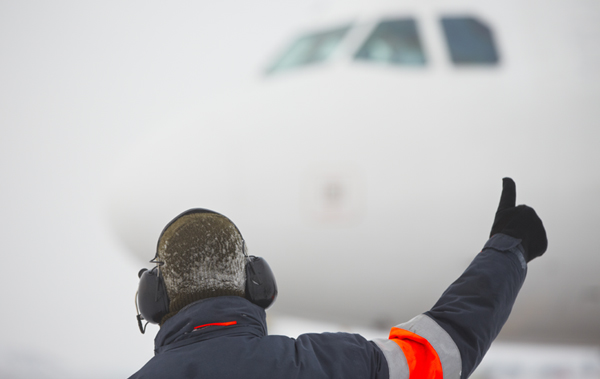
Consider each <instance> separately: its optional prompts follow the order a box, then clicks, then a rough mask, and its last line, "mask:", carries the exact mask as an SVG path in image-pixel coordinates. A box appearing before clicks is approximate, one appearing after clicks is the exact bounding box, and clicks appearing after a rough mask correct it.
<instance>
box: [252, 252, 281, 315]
mask: <svg viewBox="0 0 600 379" xmlns="http://www.w3.org/2000/svg"><path fill="white" fill-rule="evenodd" d="M275 298H277V282H275V275H273V271H271V267H269V264H268V263H267V261H265V260H264V259H263V258H261V257H255V256H249V257H248V259H247V261H246V299H248V300H250V302H252V303H254V304H256V305H258V306H259V307H262V308H264V309H267V308H269V307H270V306H271V304H273V302H274V301H275Z"/></svg>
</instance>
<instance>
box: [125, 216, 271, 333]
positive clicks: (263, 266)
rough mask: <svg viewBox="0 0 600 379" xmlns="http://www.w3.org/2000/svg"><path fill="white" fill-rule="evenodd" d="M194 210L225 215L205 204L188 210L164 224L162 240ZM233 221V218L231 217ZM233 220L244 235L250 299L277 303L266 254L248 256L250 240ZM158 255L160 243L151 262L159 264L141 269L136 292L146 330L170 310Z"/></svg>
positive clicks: (265, 305)
mask: <svg viewBox="0 0 600 379" xmlns="http://www.w3.org/2000/svg"><path fill="white" fill-rule="evenodd" d="M193 213H212V214H217V215H220V216H223V215H222V214H220V213H217V212H214V211H211V210H208V209H203V208H194V209H190V210H187V211H185V212H183V213H181V214H180V215H179V216H177V217H175V218H174V219H173V220H172V221H171V222H169V223H168V224H167V226H165V227H164V229H163V230H162V232H161V233H160V237H159V238H158V240H159V241H160V239H161V237H162V235H163V234H164V233H165V231H166V230H167V229H168V228H169V227H170V226H171V225H172V224H173V223H174V222H175V221H177V220H178V219H180V218H181V217H183V216H187V215H190V214H193ZM223 217H225V216H223ZM229 221H230V222H231V220H229ZM231 224H232V225H233V226H234V227H235V229H236V230H237V232H238V233H239V235H240V237H242V243H243V247H242V249H243V252H244V255H245V256H246V267H245V271H246V285H245V290H246V299H248V300H249V301H250V302H252V303H253V304H256V305H258V306H259V307H262V308H264V309H267V308H268V307H270V306H271V304H273V302H274V301H275V298H276V297H277V283H276V282H275V276H274V275H273V272H272V271H271V268H270V267H269V264H268V263H267V262H266V261H265V260H264V259H263V258H261V257H255V256H253V255H251V256H248V255H247V254H246V242H245V241H244V237H243V236H242V233H241V232H240V230H239V229H238V228H237V226H236V225H235V224H234V223H233V222H231ZM157 258H158V246H157V253H156V256H155V257H154V258H153V259H152V260H151V261H150V262H151V263H156V266H155V267H154V268H152V269H151V270H148V269H145V268H143V269H141V270H140V272H139V273H138V277H139V278H140V283H139V286H138V291H137V292H136V294H135V307H136V310H137V312H138V315H137V322H138V327H139V328H140V332H142V334H143V333H144V332H145V331H146V326H147V325H148V323H152V324H159V323H160V320H161V319H162V318H163V317H164V316H165V315H166V314H167V313H169V295H168V293H167V288H166V287H165V282H164V279H163V277H162V273H161V271H160V266H162V265H163V262H159V261H157V260H156V259H157ZM142 320H146V321H147V322H146V325H144V326H143V327H142Z"/></svg>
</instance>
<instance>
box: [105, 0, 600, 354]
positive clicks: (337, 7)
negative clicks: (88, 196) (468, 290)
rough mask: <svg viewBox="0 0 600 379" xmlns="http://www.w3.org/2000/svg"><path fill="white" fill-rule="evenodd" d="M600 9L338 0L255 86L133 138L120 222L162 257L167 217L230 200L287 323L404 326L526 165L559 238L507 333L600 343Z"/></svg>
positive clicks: (534, 202) (505, 336) (119, 198)
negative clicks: (289, 318) (266, 266)
mask: <svg viewBox="0 0 600 379" xmlns="http://www.w3.org/2000/svg"><path fill="white" fill-rule="evenodd" d="M377 4H378V5H377ZM599 10H600V6H599V5H598V4H597V3H594V2H589V1H583V0H577V1H570V2H558V1H554V2H516V1H503V2H492V1H471V0H469V1H467V0H465V1H460V2H441V1H418V2H417V1H403V2H401V3H397V2H394V3H392V2H384V1H382V2H379V3H376V2H371V3H370V4H369V5H366V4H359V3H354V2H353V3H351V4H348V3H347V2H346V4H344V3H343V2H340V3H333V5H332V6H331V8H330V9H328V10H327V11H326V12H324V14H323V15H322V16H320V17H319V19H318V20H316V21H313V22H311V23H309V24H307V26H306V28H305V29H304V30H303V31H301V32H300V33H299V36H298V37H297V38H296V39H293V40H292V41H291V43H290V44H289V45H288V47H287V48H285V49H282V51H281V52H280V54H279V55H277V56H276V57H275V58H274V60H273V63H271V64H269V65H268V66H267V67H266V69H265V70H264V72H262V73H260V75H258V77H257V79H256V81H255V82H254V83H252V85H248V86H240V88H239V90H236V91H226V92H224V93H219V94H214V95H213V96H211V98H205V99H202V101H201V102H199V103H198V105H197V108H196V109H193V110H191V111H193V112H194V113H195V119H194V120H193V121H186V122H173V123H172V124H170V125H165V128H164V129H163V130H160V131H158V132H156V133H154V134H152V135H151V136H149V137H148V139H147V140H145V141H144V142H141V143H140V144H138V145H136V146H132V148H131V151H130V155H129V156H128V157H127V158H126V159H124V160H123V162H122V164H121V165H120V166H119V167H117V168H115V170H114V175H113V177H112V179H111V181H110V183H108V184H107V187H108V189H107V191H106V197H107V204H108V206H107V209H108V211H107V215H108V216H107V217H108V220H109V222H110V225H111V226H112V228H113V230H114V231H115V234H116V235H117V236H118V237H119V239H120V240H121V241H122V242H123V243H124V244H125V246H127V247H128V249H129V251H131V253H133V254H134V255H136V256H137V257H139V258H140V265H146V266H145V267H148V265H149V263H147V262H148V261H149V260H150V259H151V258H152V257H153V256H154V253H155V248H156V247H155V243H156V240H157V238H158V235H159V233H160V231H161V229H162V228H163V226H164V225H166V223H167V222H168V221H169V220H171V219H172V218H173V217H175V216H176V215H177V214H179V213H180V212H182V211H184V210H186V209H189V208H193V207H203V208H209V209H213V210H215V211H218V212H220V213H223V214H225V215H226V216H228V217H230V218H231V219H232V220H233V221H234V222H235V223H236V225H237V226H238V227H239V229H240V230H241V231H242V233H243V235H244V237H245V239H246V242H247V244H248V246H249V249H250V253H251V254H254V255H259V256H262V257H264V258H265V259H267V260H268V262H269V263H270V265H271V267H272V269H273V271H274V273H275V275H276V277H277V281H278V285H279V293H280V295H279V298H278V300H277V302H276V303H275V305H274V306H273V307H272V309H271V310H270V311H269V314H270V315H275V316H276V315H293V316H294V317H303V318H308V319H318V320H324V321H326V322H335V323H338V324H342V325H343V324H347V325H364V326H368V327H372V328H384V327H385V328H389V327H391V326H393V325H396V324H398V323H400V322H403V321H407V320H409V319H410V318H412V317H414V316H415V315H417V314H419V313H422V312H424V311H427V310H428V309H430V308H431V306H433V304H434V303H435V301H436V300H437V298H438V297H439V296H440V295H441V293H442V292H443V291H444V289H445V288H446V287H447V286H448V285H449V284H450V283H451V282H452V281H453V280H454V279H456V278H457V277H458V276H459V275H460V274H461V272H462V271H463V270H464V269H465V268H466V267H467V265H468V263H469V262H470V260H471V259H472V258H473V257H474V256H475V255H476V254H477V252H478V251H479V250H480V249H481V247H482V246H483V244H484V243H485V241H486V240H487V238H488V236H489V231H490V228H491V224H492V221H493V217H494V212H495V209H496V207H497V203H498V200H499V196H500V191H501V179H502V178H503V177H505V176H510V177H512V178H513V179H515V181H516V184H517V202H518V203H525V204H528V205H530V206H532V207H533V208H534V209H536V211H537V212H538V214H539V215H540V217H541V218H542V220H543V222H544V224H545V226H546V230H547V233H548V238H549V248H548V251H547V252H546V254H545V255H544V256H543V257H541V258H539V259H536V260H534V261H533V262H531V263H530V264H529V272H528V278H527V280H526V281H525V285H524V287H523V289H522V291H521V293H520V295H519V298H518V300H517V303H516V305H515V307H514V309H513V312H512V314H511V317H510V318H509V320H508V322H507V324H506V326H505V327H504V329H503V331H502V333H501V334H500V337H499V338H500V339H501V340H504V341H517V342H528V343H531V342H536V343H537V342H545V343H560V344H588V345H599V344H600V323H599V322H598V320H600V275H598V271H599V269H600V252H599V251H598V247H597V243H596V240H595V234H596V233H597V231H598V230H600V217H599V215H600V200H599V197H600V174H599V169H598V167H599V164H600V149H599V148H598V142H600V128H598V122H599V121H600V107H598V106H597V104H598V102H599V101H598V100H600V70H599V67H600V54H599V53H598V49H597V46H596V45H597V42H596V41H598V39H599V38H600V25H599V24H598V23H597V22H596V18H597V17H596V16H597V15H598V11H599ZM133 292H135V289H132V293H133Z"/></svg>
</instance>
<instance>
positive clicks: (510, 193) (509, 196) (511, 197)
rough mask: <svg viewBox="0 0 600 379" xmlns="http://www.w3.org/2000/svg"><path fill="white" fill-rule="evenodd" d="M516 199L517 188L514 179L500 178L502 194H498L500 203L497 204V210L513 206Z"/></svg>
mask: <svg viewBox="0 0 600 379" xmlns="http://www.w3.org/2000/svg"><path fill="white" fill-rule="evenodd" d="M516 201H517V189H516V185H515V182H514V180H512V179H511V178H504V179H502V195H501V196H500V204H498V211H497V212H496V213H498V212H500V211H503V210H505V209H508V208H514V206H515V204H516Z"/></svg>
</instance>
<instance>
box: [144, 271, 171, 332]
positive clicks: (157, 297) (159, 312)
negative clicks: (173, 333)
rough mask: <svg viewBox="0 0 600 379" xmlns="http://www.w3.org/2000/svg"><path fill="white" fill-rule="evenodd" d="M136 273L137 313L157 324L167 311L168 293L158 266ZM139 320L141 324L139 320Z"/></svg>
mask: <svg viewBox="0 0 600 379" xmlns="http://www.w3.org/2000/svg"><path fill="white" fill-rule="evenodd" d="M138 275H139V277H140V284H139V287H138V292H137V305H138V306H139V314H140V315H141V317H142V318H143V319H144V320H146V321H148V322H149V323H151V324H159V323H160V320H161V319H162V318H163V317H164V315H166V314H167V313H169V295H168V294H167V288H166V287H165V282H164V280H163V278H162V274H161V273H160V269H159V268H158V266H156V267H154V268H153V269H152V270H146V269H142V270H141V271H140V273H139V274H138ZM138 320H139V317H138ZM139 321H140V325H141V320H139ZM140 330H141V328H140ZM142 333H143V332H142Z"/></svg>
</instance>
